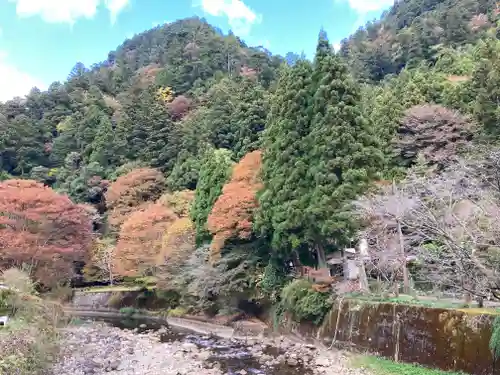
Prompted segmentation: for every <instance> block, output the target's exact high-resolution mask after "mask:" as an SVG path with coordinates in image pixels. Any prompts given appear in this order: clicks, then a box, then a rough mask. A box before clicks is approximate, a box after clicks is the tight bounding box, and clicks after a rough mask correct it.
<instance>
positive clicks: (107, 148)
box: [89, 117, 119, 169]
mask: <svg viewBox="0 0 500 375" xmlns="http://www.w3.org/2000/svg"><path fill="white" fill-rule="evenodd" d="M113 134H114V132H113V126H112V124H111V121H110V120H109V119H108V118H107V117H102V118H101V121H100V123H99V128H98V129H97V133H96V136H95V138H94V140H93V142H92V144H91V149H92V150H91V153H90V157H89V160H90V162H96V163H99V164H100V165H102V166H103V167H104V168H105V169H108V168H110V167H115V166H116V165H118V163H119V160H118V158H119V155H117V150H116V145H115V140H114V136H113Z"/></svg>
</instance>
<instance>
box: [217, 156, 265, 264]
mask: <svg viewBox="0 0 500 375" xmlns="http://www.w3.org/2000/svg"><path fill="white" fill-rule="evenodd" d="M261 164H262V152H261V151H253V152H251V153H249V154H247V155H245V157H243V159H241V160H240V162H239V163H238V164H236V165H235V166H234V167H233V173H232V176H231V179H230V180H229V182H228V183H227V184H225V185H224V187H223V188H222V194H221V195H220V196H219V198H217V200H216V202H215V204H214V206H213V208H212V211H211V212H210V215H209V216H208V220H207V228H208V230H209V231H210V232H211V233H212V235H213V236H214V237H213V239H212V243H211V245H210V250H211V258H212V261H216V260H217V259H218V257H219V256H220V250H221V249H222V248H223V247H224V245H225V243H226V241H227V240H230V239H242V240H248V239H249V238H250V237H251V236H252V234H253V228H252V222H253V215H254V211H255V210H256V208H257V192H258V191H259V190H260V188H261V187H262V185H261V182H260V179H259V175H260V168H261Z"/></svg>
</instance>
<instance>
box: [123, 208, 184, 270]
mask: <svg viewBox="0 0 500 375" xmlns="http://www.w3.org/2000/svg"><path fill="white" fill-rule="evenodd" d="M176 219H177V215H175V214H174V213H173V212H172V211H171V210H169V209H168V208H167V207H165V206H164V205H163V204H161V203H149V204H148V206H147V207H146V208H145V209H144V210H142V211H136V212H134V213H132V214H131V215H130V216H129V217H128V219H127V220H126V221H125V222H124V223H123V225H122V227H121V230H120V236H119V238H118V243H117V244H116V249H115V252H114V259H113V268H114V271H113V273H114V274H117V275H121V276H140V275H141V274H142V273H143V272H144V271H146V270H147V269H149V268H151V267H154V266H155V264H156V260H157V259H158V256H159V255H160V254H161V248H162V238H163V235H164V234H165V232H166V231H167V229H168V228H169V227H170V225H172V223H173V222H174V221H175V220H176Z"/></svg>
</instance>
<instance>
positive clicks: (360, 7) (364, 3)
mask: <svg viewBox="0 0 500 375" xmlns="http://www.w3.org/2000/svg"><path fill="white" fill-rule="evenodd" d="M335 1H337V2H347V3H349V6H350V7H351V8H352V9H354V10H355V11H356V12H359V13H367V12H374V11H377V10H382V9H386V8H388V7H390V6H391V5H393V4H394V0H335Z"/></svg>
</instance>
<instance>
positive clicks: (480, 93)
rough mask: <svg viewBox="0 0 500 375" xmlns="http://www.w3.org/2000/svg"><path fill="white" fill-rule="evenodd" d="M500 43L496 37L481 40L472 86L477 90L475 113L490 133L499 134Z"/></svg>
mask: <svg viewBox="0 0 500 375" xmlns="http://www.w3.org/2000/svg"><path fill="white" fill-rule="evenodd" d="M499 52H500V43H499V42H498V40H496V39H488V40H486V41H485V42H480V43H479V45H478V47H477V51H476V54H477V55H479V62H478V64H477V66H476V69H475V70H474V73H473V74H472V80H471V86H472V89H473V90H474V91H475V92H476V101H475V106H474V114H475V116H476V118H477V119H478V120H479V121H480V123H482V124H483V126H484V128H485V130H486V131H487V132H489V133H490V134H494V135H495V134H498V132H499V129H498V123H499V120H500V113H499V111H498V106H497V105H496V101H497V98H498V96H499V94H500V93H499V91H498V90H499V88H498V87H499V85H498V82H500V62H499V61H498V58H497V57H498V53H499Z"/></svg>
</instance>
